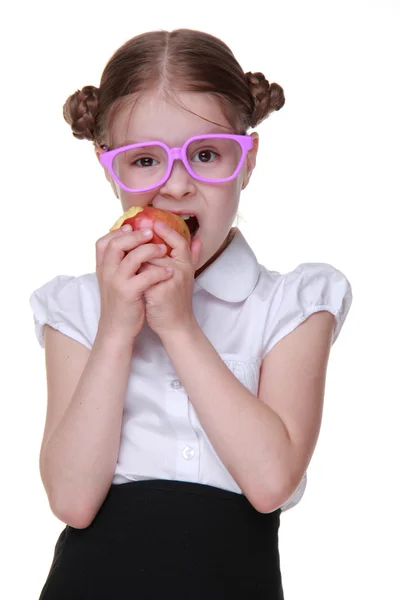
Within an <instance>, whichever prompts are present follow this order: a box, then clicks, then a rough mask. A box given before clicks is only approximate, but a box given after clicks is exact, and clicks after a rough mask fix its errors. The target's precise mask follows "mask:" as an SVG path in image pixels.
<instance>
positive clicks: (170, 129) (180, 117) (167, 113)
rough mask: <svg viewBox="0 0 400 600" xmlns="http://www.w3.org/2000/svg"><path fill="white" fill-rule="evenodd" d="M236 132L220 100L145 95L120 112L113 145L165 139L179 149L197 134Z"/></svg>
mask: <svg viewBox="0 0 400 600" xmlns="http://www.w3.org/2000/svg"><path fill="white" fill-rule="evenodd" d="M218 132H221V133H232V132H233V129H232V126H231V124H230V123H229V121H228V120H227V118H226V116H225V114H224V112H223V109H222V106H221V103H220V101H219V100H218V99H217V98H215V97H213V96H211V95H210V94H204V93H199V92H180V93H176V94H174V96H171V97H168V98H165V97H163V96H161V95H160V94H143V95H141V96H139V97H138V98H136V99H135V98H133V99H132V100H131V101H130V102H126V103H124V105H123V106H122V107H121V108H120V109H119V110H118V111H117V113H116V115H115V117H114V118H113V121H112V126H111V131H110V134H111V136H112V139H113V143H112V145H113V146H114V147H115V146H123V145H125V144H130V143H135V142H141V141H147V140H161V141H164V142H165V143H167V144H168V145H171V146H179V145H181V144H182V143H183V142H184V141H185V140H186V139H188V138H189V137H191V136H194V135H205V134H207V133H218Z"/></svg>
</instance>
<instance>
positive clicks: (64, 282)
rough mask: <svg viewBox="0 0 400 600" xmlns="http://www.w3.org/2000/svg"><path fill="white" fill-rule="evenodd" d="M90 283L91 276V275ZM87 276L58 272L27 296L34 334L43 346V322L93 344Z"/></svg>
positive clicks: (89, 345)
mask: <svg viewBox="0 0 400 600" xmlns="http://www.w3.org/2000/svg"><path fill="white" fill-rule="evenodd" d="M91 280H92V283H93V278H91ZM90 287H93V285H92V286H89V288H88V286H87V281H86V276H80V277H73V276H69V275H58V276H57V277H54V279H51V280H50V281H48V282H47V283H45V284H44V285H42V286H41V287H40V288H38V289H37V290H35V291H34V292H33V293H32V295H31V296H30V298H29V302H30V305H31V308H32V311H33V318H34V324H35V332H36V337H37V339H38V342H39V344H40V345H41V347H42V348H44V335H43V334H44V325H45V324H48V325H50V326H51V327H53V328H54V329H57V330H58V331H61V333H64V334H65V335H68V336H69V337H71V338H73V339H74V340H76V341H78V342H80V343H81V344H83V345H84V346H86V347H87V348H88V349H89V350H90V349H91V348H92V345H93V341H94V338H95V336H96V331H97V319H96V312H97V311H96V306H95V305H94V298H93V293H92V292H91V290H90Z"/></svg>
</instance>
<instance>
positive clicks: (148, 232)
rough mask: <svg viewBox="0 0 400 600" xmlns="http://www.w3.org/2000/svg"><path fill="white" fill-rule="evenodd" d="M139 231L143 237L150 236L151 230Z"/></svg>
mask: <svg viewBox="0 0 400 600" xmlns="http://www.w3.org/2000/svg"><path fill="white" fill-rule="evenodd" d="M141 231H142V233H143V235H145V236H146V237H147V236H149V235H151V234H152V231H151V229H147V228H145V229H142V230H141Z"/></svg>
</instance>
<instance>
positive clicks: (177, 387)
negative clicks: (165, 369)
mask: <svg viewBox="0 0 400 600" xmlns="http://www.w3.org/2000/svg"><path fill="white" fill-rule="evenodd" d="M171 387H172V389H173V390H180V389H181V388H182V387H183V385H182V384H181V382H180V381H179V379H173V380H172V381H171Z"/></svg>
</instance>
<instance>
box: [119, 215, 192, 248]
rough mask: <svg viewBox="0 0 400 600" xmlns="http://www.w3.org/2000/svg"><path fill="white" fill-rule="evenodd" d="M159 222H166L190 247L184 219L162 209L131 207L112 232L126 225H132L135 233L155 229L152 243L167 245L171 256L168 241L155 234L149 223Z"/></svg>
mask: <svg viewBox="0 0 400 600" xmlns="http://www.w3.org/2000/svg"><path fill="white" fill-rule="evenodd" d="M157 220H159V221H164V223H166V224H167V225H169V226H170V227H172V229H175V231H177V232H178V233H179V234H180V235H181V236H183V237H184V238H185V240H186V241H187V242H188V244H189V247H190V244H191V240H192V238H191V235H190V231H189V227H188V226H187V225H186V223H185V221H184V219H182V217H180V216H179V215H175V214H174V213H171V212H168V211H166V210H161V209H160V208H154V207H152V206H145V207H142V206H131V207H130V208H129V209H128V210H127V211H126V212H124V214H123V215H122V217H120V218H119V219H118V221H116V222H115V223H114V225H113V226H112V227H111V229H110V231H114V229H119V228H120V227H122V225H125V224H129V225H131V226H132V229H133V231H137V230H138V229H143V228H144V227H150V229H153V237H152V238H151V240H150V243H153V244H165V245H166V247H167V252H166V256H171V251H172V248H171V246H170V245H169V244H167V243H166V241H165V240H163V239H162V238H161V237H160V236H159V235H157V233H155V231H154V228H153V227H151V224H150V223H149V221H151V222H152V223H153V224H154V223H155V222H156V221H157Z"/></svg>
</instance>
